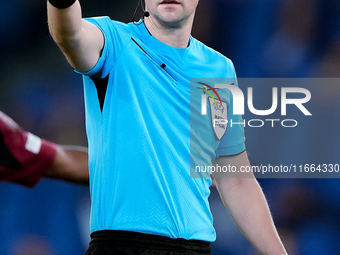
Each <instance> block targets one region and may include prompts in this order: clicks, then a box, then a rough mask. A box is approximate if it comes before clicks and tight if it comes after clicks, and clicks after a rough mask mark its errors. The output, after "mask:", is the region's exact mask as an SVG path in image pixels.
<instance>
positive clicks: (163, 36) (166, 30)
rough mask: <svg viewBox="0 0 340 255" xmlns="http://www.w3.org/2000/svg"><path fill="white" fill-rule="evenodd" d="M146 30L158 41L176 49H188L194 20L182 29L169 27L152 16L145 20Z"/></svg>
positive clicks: (181, 27)
mask: <svg viewBox="0 0 340 255" xmlns="http://www.w3.org/2000/svg"><path fill="white" fill-rule="evenodd" d="M144 23H145V26H146V28H147V29H148V30H149V32H150V33H151V35H152V36H154V37H155V38H156V39H157V40H159V41H161V42H162V43H165V44H167V45H170V46H172V47H174V48H186V47H188V45H189V40H190V34H191V29H192V24H193V20H190V21H188V22H186V24H183V25H182V26H180V27H169V26H166V25H163V24H161V23H160V22H158V21H157V20H156V19H155V18H154V17H152V16H150V17H148V18H145V20H144Z"/></svg>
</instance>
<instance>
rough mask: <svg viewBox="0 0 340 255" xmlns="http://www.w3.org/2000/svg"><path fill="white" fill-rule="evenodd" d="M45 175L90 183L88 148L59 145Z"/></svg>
mask: <svg viewBox="0 0 340 255" xmlns="http://www.w3.org/2000/svg"><path fill="white" fill-rule="evenodd" d="M45 176H46V177H49V178H53V179H60V180H64V181H68V182H72V183H79V184H88V182H89V170H88V154H87V149H86V148H84V147H79V146H59V147H58V150H57V154H56V157H55V159H54V161H53V163H52V165H51V167H50V168H49V169H48V170H47V172H46V174H45Z"/></svg>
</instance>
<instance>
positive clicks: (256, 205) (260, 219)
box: [213, 152, 287, 255]
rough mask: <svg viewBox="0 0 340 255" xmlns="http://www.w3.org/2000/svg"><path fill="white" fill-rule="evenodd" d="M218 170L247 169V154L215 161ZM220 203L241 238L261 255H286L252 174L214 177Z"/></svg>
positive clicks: (220, 158)
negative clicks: (222, 168) (229, 167)
mask: <svg viewBox="0 0 340 255" xmlns="http://www.w3.org/2000/svg"><path fill="white" fill-rule="evenodd" d="M214 164H218V165H219V166H228V165H231V166H236V169H238V170H240V167H241V166H249V165H250V164H249V160H248V156H247V153H246V152H243V153H241V154H238V155H234V156H223V157H219V158H218V159H216V160H215V162H214ZM213 177H214V178H215V180H216V187H217V189H218V191H219V193H220V196H221V199H222V201H223V203H224V205H225V206H226V208H227V209H228V211H229V213H230V215H231V216H232V218H233V220H234V222H235V224H236V225H237V226H238V228H239V229H240V231H241V232H242V233H243V234H244V236H245V237H246V238H247V239H248V240H249V241H250V242H251V243H252V244H253V246H254V247H255V248H257V249H258V250H259V251H260V252H261V254H266V255H286V254H287V253H286V251H285V248H284V247H283V245H282V243H281V240H280V238H279V235H278V233H277V231H276V228H275V226H274V223H273V220H272V216H271V214H270V211H269V207H268V204H267V201H266V199H265V197H264V194H263V192H262V189H261V187H260V185H259V184H258V182H257V180H256V179H255V177H254V176H253V174H249V173H247V174H238V173H232V174H231V175H228V174H226V173H223V174H216V173H215V174H213Z"/></svg>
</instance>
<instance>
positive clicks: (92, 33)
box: [47, 0, 104, 72]
mask: <svg viewBox="0 0 340 255" xmlns="http://www.w3.org/2000/svg"><path fill="white" fill-rule="evenodd" d="M50 1H51V3H54V5H58V4H60V2H61V3H63V2H73V1H67V0H66V1H65V0H53V1H52V0H50ZM51 3H50V2H48V3H47V11H48V25H49V30H50V34H51V36H52V37H53V40H54V41H55V42H56V43H57V45H58V46H59V47H60V49H61V50H62V52H63V53H64V55H65V56H66V58H67V60H68V62H69V63H70V64H71V66H72V67H73V68H74V69H76V70H77V71H79V72H87V71H90V70H91V69H92V68H93V67H94V66H95V65H96V63H97V61H98V59H99V57H100V54H101V51H102V49H103V46H104V36H103V33H102V32H101V30H100V29H99V28H98V27H96V26H95V25H93V24H91V23H90V22H88V21H86V20H84V19H82V13H81V6H80V3H79V1H78V0H77V1H75V2H74V3H73V4H72V5H71V6H69V7H67V8H63V9H60V8H56V7H54V6H53V5H52V4H51Z"/></svg>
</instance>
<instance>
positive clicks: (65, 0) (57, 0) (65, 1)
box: [48, 0, 77, 9]
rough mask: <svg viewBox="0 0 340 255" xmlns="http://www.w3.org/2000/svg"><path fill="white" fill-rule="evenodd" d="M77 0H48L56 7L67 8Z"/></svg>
mask: <svg viewBox="0 0 340 255" xmlns="http://www.w3.org/2000/svg"><path fill="white" fill-rule="evenodd" d="M76 1H77V0H48V2H49V3H50V4H51V5H52V6H53V7H55V8H58V9H66V8H68V7H70V6H72V5H73V4H74V3H75V2H76Z"/></svg>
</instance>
